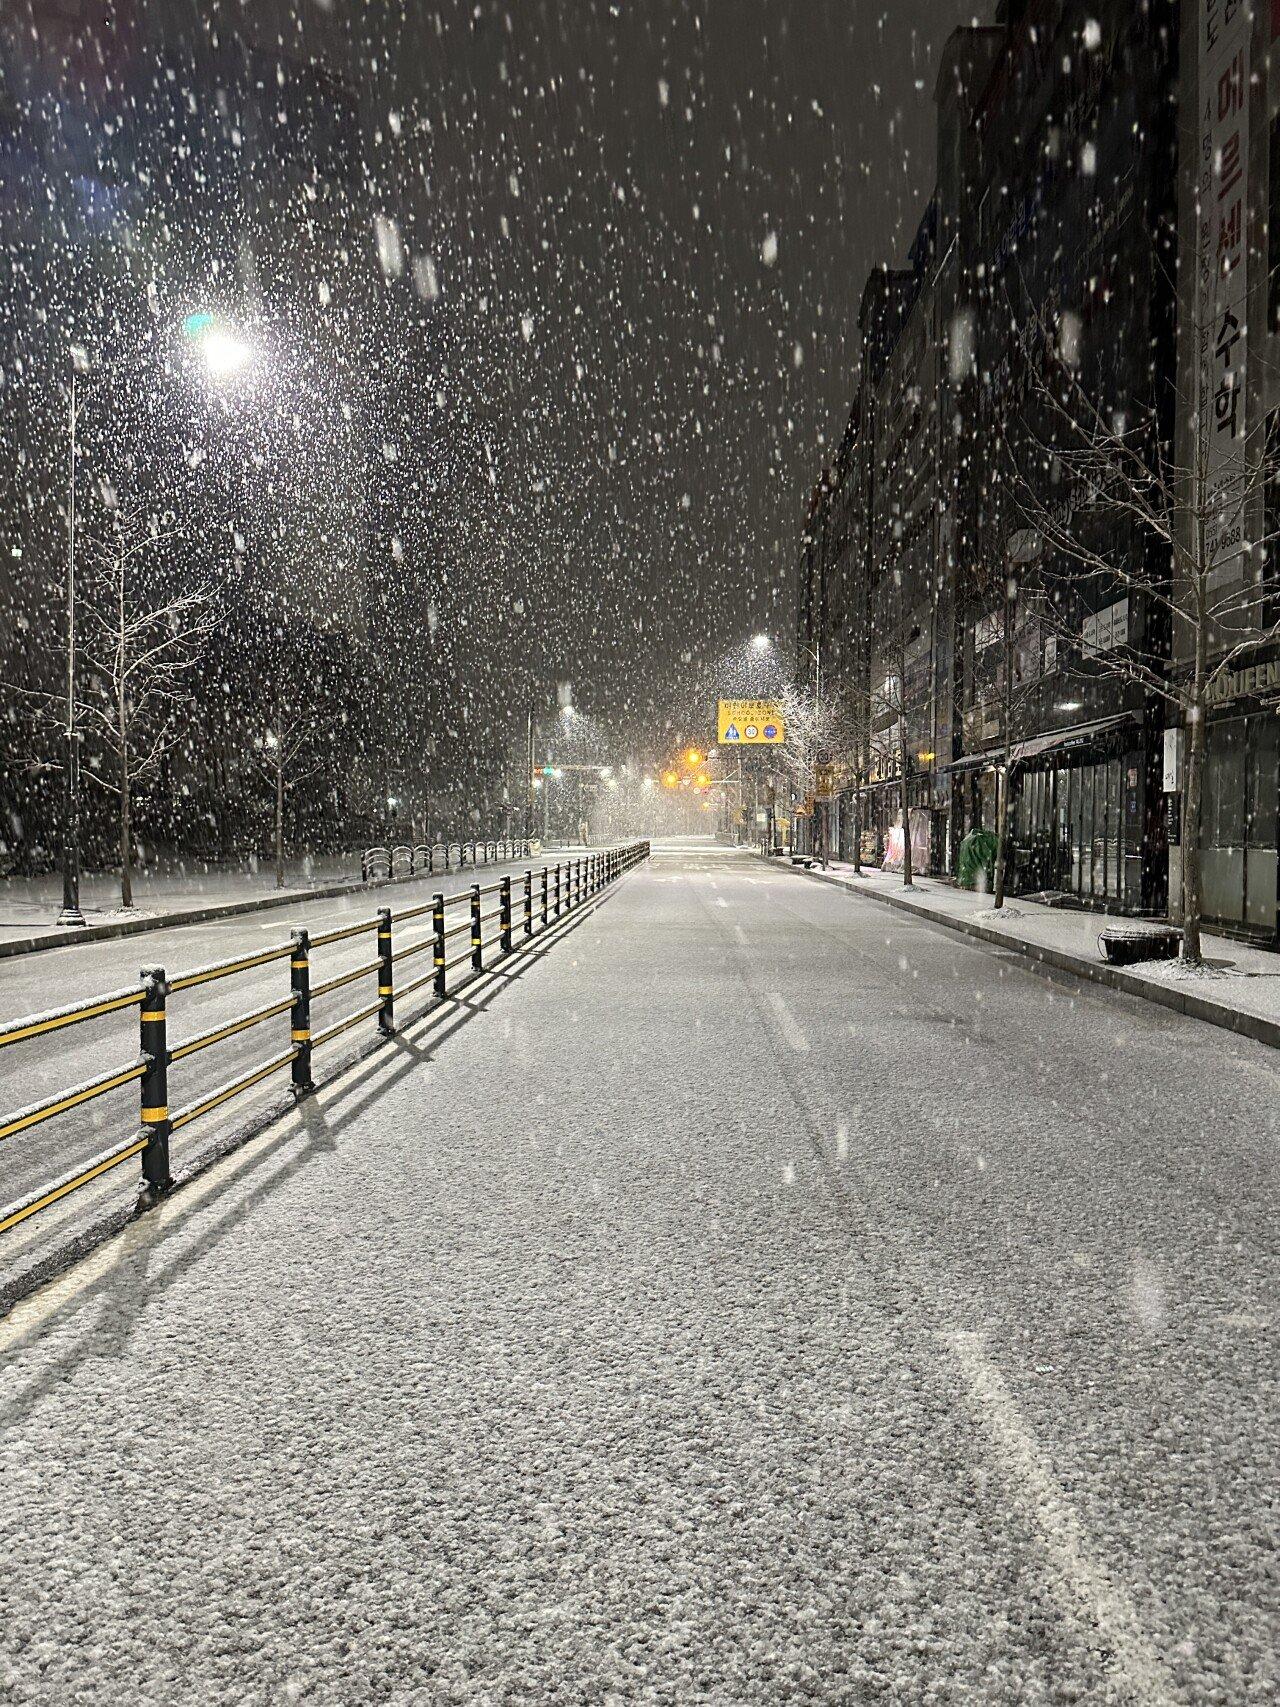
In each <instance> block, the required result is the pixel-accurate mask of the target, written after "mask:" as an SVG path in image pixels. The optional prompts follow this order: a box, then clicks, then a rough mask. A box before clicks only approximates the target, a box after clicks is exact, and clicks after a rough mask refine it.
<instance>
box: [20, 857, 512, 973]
mask: <svg viewBox="0 0 1280 1707" xmlns="http://www.w3.org/2000/svg"><path fill="white" fill-rule="evenodd" d="M503 863H504V862H503V861H500V860H498V861H494V862H493V864H494V866H495V867H496V866H497V865H500V864H503ZM505 863H506V864H507V865H510V864H512V863H513V862H512V861H511V860H507V861H506V862H505ZM466 869H467V870H468V871H471V870H483V869H484V868H483V867H472V866H467V867H466ZM445 875H446V873H444V872H443V871H435V872H422V871H419V872H406V873H404V874H403V875H402V876H400V877H382V878H378V879H376V880H375V881H374V882H372V883H365V882H363V881H362V880H361V879H360V878H355V877H352V878H347V879H346V880H345V881H344V882H342V883H323V884H320V885H319V886H318V887H317V888H315V889H278V890H276V891H274V892H273V893H272V894H270V895H258V896H255V897H254V899H253V900H251V901H218V902H214V903H213V904H212V905H210V906H208V907H190V908H188V909H187V911H186V912H183V913H148V914H147V915H146V916H145V917H142V918H137V919H115V920H113V921H112V922H111V923H110V924H103V925H85V926H83V927H82V928H80V929H78V930H77V929H75V928H74V927H67V928H65V929H63V930H60V931H45V932H43V933H42V934H41V935H40V936H20V937H11V938H10V939H9V940H8V941H7V942H5V941H0V960H11V959H13V958H14V956H15V955H19V954H39V953H41V952H42V951H43V950H44V949H48V948H67V947H71V946H74V945H75V944H76V943H81V942H114V941H115V940H116V939H117V938H118V937H126V936H142V935H144V934H145V933H146V932H147V931H166V930H172V929H174V928H175V927H176V926H178V925H204V924H209V923H210V922H211V921H212V920H214V919H234V918H238V917H239V916H240V915H241V914H242V913H264V912H266V911H268V910H269V909H270V908H272V907H292V906H295V905H296V904H297V903H298V902H299V901H332V900H335V899H336V898H337V897H338V896H341V895H357V894H359V893H360V892H361V891H363V890H368V891H369V893H370V894H373V893H374V892H375V891H377V890H380V889H390V888H393V887H394V886H395V885H396V884H397V883H421V882H422V881H423V879H424V878H426V877H444V876H445ZM447 875H449V876H450V877H452V876H453V875H454V873H453V872H449V873H448V874H447Z"/></svg>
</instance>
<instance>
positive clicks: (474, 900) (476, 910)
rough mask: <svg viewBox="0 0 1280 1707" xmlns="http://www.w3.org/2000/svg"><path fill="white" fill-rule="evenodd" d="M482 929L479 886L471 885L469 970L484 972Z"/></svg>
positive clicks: (476, 884)
mask: <svg viewBox="0 0 1280 1707" xmlns="http://www.w3.org/2000/svg"><path fill="white" fill-rule="evenodd" d="M483 931H484V927H483V926H482V925H481V923H480V885H479V884H478V883H473V884H472V885H471V968H472V971H474V972H483V971H484V934H483Z"/></svg>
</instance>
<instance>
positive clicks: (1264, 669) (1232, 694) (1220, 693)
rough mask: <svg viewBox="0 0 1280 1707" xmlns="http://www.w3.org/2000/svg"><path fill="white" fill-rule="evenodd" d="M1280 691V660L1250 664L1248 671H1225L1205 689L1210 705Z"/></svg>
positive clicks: (1274, 659)
mask: <svg viewBox="0 0 1280 1707" xmlns="http://www.w3.org/2000/svg"><path fill="white" fill-rule="evenodd" d="M1277 689H1280V659H1276V658H1273V659H1272V660H1271V662H1270V663H1269V664H1250V665H1249V667H1248V669H1247V670H1224V671H1223V672H1222V674H1221V675H1220V676H1215V677H1214V678H1213V680H1212V681H1211V682H1210V683H1209V685H1208V687H1207V688H1206V689H1205V698H1206V700H1208V702H1209V704H1210V705H1225V704H1226V703H1227V701H1228V700H1232V699H1240V698H1241V697H1242V696H1244V695H1246V694H1260V693H1274V692H1275V691H1276V690H1277Z"/></svg>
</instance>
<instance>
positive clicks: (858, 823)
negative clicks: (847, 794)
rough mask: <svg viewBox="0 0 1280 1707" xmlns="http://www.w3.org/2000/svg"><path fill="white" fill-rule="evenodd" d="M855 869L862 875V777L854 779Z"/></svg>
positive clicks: (858, 776)
mask: <svg viewBox="0 0 1280 1707" xmlns="http://www.w3.org/2000/svg"><path fill="white" fill-rule="evenodd" d="M853 869H854V871H855V873H856V874H857V875H858V876H859V877H861V876H862V777H861V775H860V774H859V775H857V776H855V777H854V779H853Z"/></svg>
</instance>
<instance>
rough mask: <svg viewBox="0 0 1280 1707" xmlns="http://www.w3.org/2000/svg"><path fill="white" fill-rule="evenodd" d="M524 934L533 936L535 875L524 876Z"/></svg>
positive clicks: (526, 873) (530, 873)
mask: <svg viewBox="0 0 1280 1707" xmlns="http://www.w3.org/2000/svg"><path fill="white" fill-rule="evenodd" d="M524 934H525V935H526V936H532V935H533V873H532V872H531V871H526V872H525V874H524Z"/></svg>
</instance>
